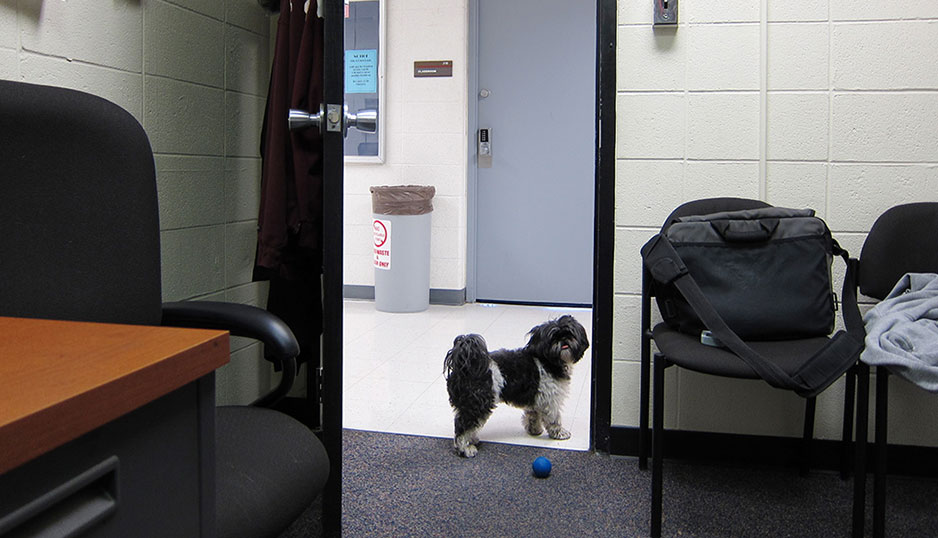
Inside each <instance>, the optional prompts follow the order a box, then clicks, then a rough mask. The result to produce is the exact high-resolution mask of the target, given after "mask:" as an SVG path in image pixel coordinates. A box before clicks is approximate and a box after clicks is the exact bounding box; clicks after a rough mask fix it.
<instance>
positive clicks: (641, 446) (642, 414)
mask: <svg viewBox="0 0 938 538" xmlns="http://www.w3.org/2000/svg"><path fill="white" fill-rule="evenodd" d="M650 355H651V334H649V333H648V332H647V331H645V332H642V364H641V380H640V381H639V383H640V384H641V386H640V387H639V393H640V394H639V400H640V401H639V411H638V414H639V416H638V468H639V469H641V470H643V471H644V470H646V469H648V402H649V399H650V398H649V394H648V392H649V390H648V389H649V384H650V383H649V381H650V380H649V377H651V375H650V374H651V364H650V363H651V357H650Z"/></svg>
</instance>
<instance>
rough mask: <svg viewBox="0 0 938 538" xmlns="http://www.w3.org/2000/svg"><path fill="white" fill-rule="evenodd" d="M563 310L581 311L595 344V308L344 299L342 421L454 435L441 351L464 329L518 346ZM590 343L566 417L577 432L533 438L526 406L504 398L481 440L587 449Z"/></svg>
mask: <svg viewBox="0 0 938 538" xmlns="http://www.w3.org/2000/svg"><path fill="white" fill-rule="evenodd" d="M563 314H571V315H573V316H574V317H576V318H577V319H578V320H579V321H580V323H582V324H583V326H584V327H585V328H586V332H587V334H588V335H590V342H592V326H591V319H592V313H591V311H590V310H589V309H583V308H552V307H536V306H518V305H494V304H482V303H470V304H467V305H464V306H439V305H430V308H429V309H427V310H426V311H424V312H417V313H413V314H405V313H388V312H379V311H377V310H375V305H374V302H373V301H361V300H346V301H345V318H344V319H343V328H344V338H343V349H344V353H343V356H344V357H343V358H344V364H345V367H344V370H343V383H344V398H343V408H342V414H343V426H344V427H345V428H349V429H354V430H369V431H380V432H388V433H400V434H410V435H424V436H429V437H446V438H450V437H452V436H453V411H452V409H451V408H450V406H449V401H448V398H447V394H446V381H445V380H444V379H443V357H445V356H446V352H447V350H449V348H450V347H452V345H453V338H455V337H456V336H457V335H459V334H466V333H478V334H481V335H482V336H484V337H485V340H486V342H487V343H488V346H489V349H493V350H494V349H498V348H516V347H520V346H522V345H524V343H525V336H526V335H527V332H528V331H529V330H531V327H534V326H535V325H537V324H540V323H543V322H544V321H547V320H548V319H551V318H556V317H559V316H561V315H563ZM590 352H591V349H588V350H587V351H586V354H585V355H584V356H583V359H582V360H580V362H578V363H577V364H576V366H575V367H574V370H573V379H572V381H571V390H570V395H569V396H568V397H567V401H566V404H565V405H564V413H563V423H564V426H565V427H566V428H567V429H568V430H570V432H571V433H572V437H571V438H570V439H567V440H565V441H555V440H553V439H550V438H548V437H547V434H542V435H541V436H539V437H532V436H530V435H528V434H527V433H525V431H524V428H523V427H522V426H521V415H522V411H521V410H520V409H516V408H514V407H510V406H507V405H505V404H500V405H499V406H498V408H497V409H496V410H495V412H494V413H493V414H492V416H491V417H490V418H489V420H488V422H486V424H485V426H484V427H483V428H482V430H481V432H480V433H479V439H480V440H482V441H489V442H496V443H508V444H516V445H528V446H544V447H550V448H560V449H568V450H589V430H590V422H589V421H590V416H589V401H590V384H589V379H590V366H591V353H590Z"/></svg>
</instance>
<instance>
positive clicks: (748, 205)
mask: <svg viewBox="0 0 938 538" xmlns="http://www.w3.org/2000/svg"><path fill="white" fill-rule="evenodd" d="M763 207H771V206H770V205H769V204H767V203H765V202H763V201H761V200H750V199H748V198H702V199H700V200H692V201H690V202H685V203H683V204H681V205H679V206H677V207H676V208H674V211H672V212H671V214H670V215H668V218H667V219H666V220H665V221H664V222H665V223H664V226H663V227H662V229H661V231H662V232H664V231H666V230H667V229H668V228H669V227H670V226H671V225H672V224H674V221H676V220H677V219H678V218H680V217H686V216H688V215H709V214H710V213H719V212H721V211H740V210H743V209H759V208H763Z"/></svg>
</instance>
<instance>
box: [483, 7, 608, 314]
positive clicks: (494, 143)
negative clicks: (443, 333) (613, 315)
mask: <svg viewBox="0 0 938 538" xmlns="http://www.w3.org/2000/svg"><path fill="white" fill-rule="evenodd" d="M478 1H479V36H478V62H479V70H478V87H477V88H475V92H474V93H475V96H474V97H473V96H470V99H478V127H479V128H480V129H490V130H491V131H490V135H491V156H492V159H491V167H483V166H480V167H479V168H478V180H477V186H476V200H475V204H476V217H477V218H476V230H475V232H476V235H475V245H476V260H475V261H476V266H475V275H476V278H475V282H476V300H478V301H500V302H517V303H540V304H579V305H589V304H591V303H592V291H593V278H592V277H593V203H594V200H593V188H594V182H595V178H594V160H595V159H594V147H595V143H594V140H595V127H594V126H595V112H594V109H595V105H594V103H595V65H596V62H595V48H596V39H595V27H596V9H595V6H594V5H593V4H592V3H583V2H570V1H569V0H478Z"/></svg>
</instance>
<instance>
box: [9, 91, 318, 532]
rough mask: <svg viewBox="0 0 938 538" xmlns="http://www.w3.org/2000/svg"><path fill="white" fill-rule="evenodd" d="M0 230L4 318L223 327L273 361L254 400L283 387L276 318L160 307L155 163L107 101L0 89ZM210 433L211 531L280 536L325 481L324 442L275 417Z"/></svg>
mask: <svg viewBox="0 0 938 538" xmlns="http://www.w3.org/2000/svg"><path fill="white" fill-rule="evenodd" d="M219 203H221V201H219ZM0 230H2V232H3V233H2V234H0V282H2V284H0V315H3V316H17V317H38V318H51V319H63V320H81V321H96V322H109V323H127V324H141V325H160V324H163V325H176V326H188V327H204V328H220V329H227V330H230V331H231V334H233V335H240V336H246V337H251V338H255V339H258V340H261V341H262V342H263V343H264V349H265V356H267V357H268V358H269V359H270V360H272V361H276V362H277V363H279V364H280V365H282V366H283V370H284V374H285V375H284V377H283V381H282V383H281V385H280V386H279V387H278V388H277V389H276V390H275V391H273V393H272V394H268V395H266V396H264V397H262V398H261V399H260V400H259V402H258V403H261V404H272V403H274V402H275V401H276V400H277V399H278V398H279V396H281V395H282V394H285V393H286V391H287V390H289V386H290V384H292V382H293V378H294V376H295V370H296V368H295V363H294V360H295V357H296V355H297V353H298V351H299V348H298V346H297V343H296V340H295V338H294V337H293V334H292V333H291V332H290V330H289V328H287V326H286V325H285V324H283V323H282V322H281V321H280V320H279V319H277V318H276V317H274V316H272V315H270V314H269V313H268V312H266V311H264V310H261V309H258V308H254V307H250V306H247V305H238V304H225V303H212V302H181V303H170V304H162V302H161V277H160V229H159V213H158V207H157V191H156V180H155V171H154V164H153V154H152V151H151V149H150V144H149V141H148V139H147V136H146V133H145V132H144V130H143V128H142V127H141V126H140V124H139V123H138V122H137V121H136V120H135V119H134V118H133V117H132V116H131V115H130V114H128V113H127V112H126V111H124V110H123V109H121V108H120V107H118V106H117V105H115V104H113V103H110V102H108V101H105V100H104V99H100V98H98V97H95V96H92V95H89V94H86V93H82V92H77V91H72V90H66V89H62V88H53V87H48V86H37V85H32V84H25V83H18V82H11V81H0ZM215 431H216V451H215V460H216V470H215V473H214V474H215V482H216V507H215V513H216V523H217V525H216V527H217V534H218V536H221V537H241V536H243V537H251V538H257V537H262V536H277V535H278V534H280V533H281V532H282V531H283V530H284V529H285V528H287V527H288V526H289V525H290V524H291V523H292V522H293V521H294V519H296V517H297V516H298V515H299V514H300V513H302V512H303V510H305V509H306V508H307V507H308V506H309V505H310V504H311V503H312V502H313V501H314V500H315V498H316V496H317V495H318V494H319V492H320V491H321V490H322V488H323V486H324V484H325V482H326V480H327V478H328V473H329V460H328V457H327V455H326V452H325V449H324V448H323V445H322V443H320V441H319V439H318V438H317V437H316V435H315V434H314V433H313V432H312V431H310V430H309V429H308V428H307V427H305V426H304V425H303V424H301V423H300V422H298V421H296V420H294V419H292V418H290V417H288V416H286V415H284V414H282V413H279V412H276V411H273V410H270V409H266V408H263V407H253V406H230V407H220V408H217V410H216V417H215ZM209 476H211V475H209ZM166 517H172V514H167V515H166Z"/></svg>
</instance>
